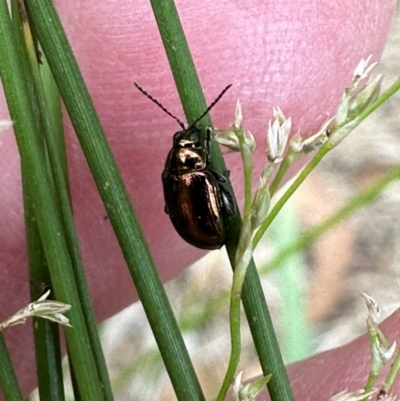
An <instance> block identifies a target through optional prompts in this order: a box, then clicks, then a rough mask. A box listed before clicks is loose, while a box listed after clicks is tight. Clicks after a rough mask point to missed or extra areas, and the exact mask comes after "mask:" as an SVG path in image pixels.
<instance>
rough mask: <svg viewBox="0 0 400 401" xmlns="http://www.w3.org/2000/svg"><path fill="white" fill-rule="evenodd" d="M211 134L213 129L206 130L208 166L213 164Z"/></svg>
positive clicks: (205, 143) (205, 147) (205, 144)
mask: <svg viewBox="0 0 400 401" xmlns="http://www.w3.org/2000/svg"><path fill="white" fill-rule="evenodd" d="M211 132H212V129H211V127H207V128H206V140H205V142H204V149H205V150H206V155H207V160H206V162H207V164H210V163H211Z"/></svg>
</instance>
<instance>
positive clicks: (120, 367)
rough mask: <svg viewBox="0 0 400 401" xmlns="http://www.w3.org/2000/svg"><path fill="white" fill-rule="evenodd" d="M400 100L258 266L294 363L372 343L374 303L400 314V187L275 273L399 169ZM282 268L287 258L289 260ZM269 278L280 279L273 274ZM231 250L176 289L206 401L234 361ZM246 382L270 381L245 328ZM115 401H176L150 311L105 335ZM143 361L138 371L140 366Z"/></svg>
mask: <svg viewBox="0 0 400 401" xmlns="http://www.w3.org/2000/svg"><path fill="white" fill-rule="evenodd" d="M399 48H400V18H399V16H398V17H397V19H396V20H395V22H394V25H393V31H392V34H391V37H390V40H389V42H388V44H387V46H386V50H385V53H384V55H383V58H382V60H381V62H380V64H379V65H378V67H377V68H376V70H375V74H377V73H382V74H384V75H385V77H384V82H383V90H384V89H386V88H387V87H388V86H390V85H391V84H392V83H393V81H394V80H395V79H396V78H397V76H398V70H399V67H398V66H399V65H400V53H399V51H398V49H399ZM399 109H400V96H399V95H397V96H395V97H394V98H392V99H390V101H389V102H387V104H385V105H384V106H382V107H381V108H380V109H379V110H378V111H377V112H376V113H374V115H373V116H371V117H369V118H368V119H367V120H366V121H365V122H364V123H363V124H362V125H361V126H360V127H359V128H358V129H357V130H356V131H354V132H353V133H352V134H351V135H350V137H349V138H347V139H346V140H345V141H344V142H343V143H342V144H341V145H340V146H339V147H338V148H337V149H336V150H334V151H332V152H331V153H330V154H329V155H328V157H326V159H325V160H324V161H323V162H322V164H321V165H320V166H319V167H318V168H317V169H316V171H315V172H314V173H313V174H312V175H311V176H310V177H309V179H308V180H307V182H305V184H304V185H303V186H302V187H301V188H300V190H299V191H298V192H297V193H296V195H295V196H294V197H293V199H292V201H291V202H290V204H289V205H288V206H287V207H286V208H285V210H284V211H283V212H282V213H281V215H280V216H279V218H278V221H277V222H276V224H275V225H274V227H272V229H271V231H270V233H269V235H268V237H267V238H265V240H264V243H263V244H262V245H261V246H260V248H259V249H258V250H257V254H256V263H257V266H258V269H259V270H260V274H261V275H262V281H263V287H264V291H265V294H266V297H267V300H268V302H269V306H270V309H271V314H272V316H273V319H274V324H275V326H276V330H277V333H278V337H279V340H280V343H281V346H282V352H283V355H284V358H285V361H286V362H287V363H290V362H294V361H296V360H300V359H303V358H306V357H307V356H310V355H312V354H314V353H316V352H319V351H322V350H326V349H329V348H333V347H337V346H339V345H341V344H344V343H346V342H349V341H350V340H352V339H353V338H355V337H357V336H359V335H360V334H363V333H365V332H366V325H365V318H366V308H365V306H364V302H363V299H362V296H361V293H362V292H365V293H367V294H369V295H370V296H372V297H373V298H374V299H375V300H377V301H378V302H379V303H380V305H381V307H382V318H384V317H386V316H387V315H389V314H390V313H391V312H393V311H394V309H396V308H397V307H398V306H399V299H400V298H399V291H398V287H399V281H400V280H399V278H400V269H399V267H400V266H398V260H399V257H398V256H399V255H398V253H399V252H400V251H399V247H398V246H397V244H399V243H400V222H399V213H398V210H399V206H400V186H399V183H394V184H391V185H390V186H389V187H388V188H387V189H386V190H385V191H384V192H383V193H382V194H381V196H380V197H379V198H378V199H377V200H375V201H374V202H372V203H370V204H369V205H368V206H367V207H364V208H362V209H360V210H358V211H357V212H356V213H355V214H353V215H352V216H351V217H350V218H349V219H347V220H345V221H343V222H341V223H340V224H339V225H337V226H335V227H334V228H333V229H331V230H330V231H329V232H328V233H326V234H325V235H324V236H323V237H321V238H320V239H319V240H318V241H317V242H315V243H314V244H312V245H311V246H310V247H308V248H306V249H305V250H304V251H303V252H301V253H299V254H295V255H288V257H287V258H284V259H283V262H282V263H280V264H279V265H273V266H271V264H270V261H271V260H273V258H274V257H275V256H274V255H277V254H279V253H280V254H281V255H282V252H283V255H285V251H282V250H284V249H285V247H286V246H287V245H288V244H291V243H293V241H296V239H297V238H300V236H301V235H302V233H305V232H307V230H308V229H310V228H311V227H314V226H315V225H317V224H318V223H320V222H322V221H323V220H324V219H326V218H327V217H328V216H330V215H331V214H332V213H334V212H335V211H336V210H338V209H339V208H340V207H341V206H343V205H345V204H346V203H347V202H348V201H349V200H350V199H352V198H354V197H357V194H359V193H360V192H361V191H363V189H365V188H367V187H368V186H369V185H371V184H373V183H374V182H375V181H376V180H377V179H379V178H380V177H381V176H383V175H384V174H385V173H386V172H387V171H389V170H390V168H391V167H392V166H394V165H398V164H399V163H400V129H399V119H398V116H397V110H399ZM281 260H282V258H281ZM271 267H272V268H273V271H272V272H270V271H269V270H271ZM231 279H232V274H231V270H230V267H229V264H228V263H227V260H226V257H225V251H224V250H220V251H215V252H211V253H209V254H208V255H207V256H206V257H204V258H203V259H202V260H200V261H198V262H197V263H196V264H195V265H193V266H191V267H190V268H188V269H187V270H186V271H185V272H184V273H183V274H181V275H180V276H179V277H177V278H176V279H175V280H174V281H172V282H170V283H168V284H167V285H166V287H167V292H168V294H169V297H170V300H171V303H172V305H173V308H174V311H175V313H176V316H177V318H178V321H179V323H180V327H181V329H182V330H183V332H184V336H185V341H186V344H187V346H188V348H189V352H190V354H191V357H192V358H193V361H194V365H195V368H196V371H197V373H198V375H199V377H200V380H201V384H202V386H203V388H204V391H205V395H206V397H207V398H209V399H211V398H212V397H213V396H215V394H216V392H217V391H218V388H219V387H218V386H219V385H220V383H221V382H222V378H223V375H224V374H225V369H226V364H227V361H228V358H229V351H230V340H229V323H228V303H229V299H228V298H229V290H230V285H231ZM242 326H243V329H242V335H243V338H242V343H243V354H242V359H241V365H240V369H241V370H243V371H244V378H250V377H253V376H255V375H259V374H261V369H260V367H259V364H258V360H257V356H256V353H255V351H254V347H253V345H252V341H251V336H250V334H249V331H248V328H247V322H246V319H245V318H244V316H243V319H242ZM101 332H102V339H103V344H104V347H105V351H106V357H107V359H108V364H109V367H110V374H111V377H112V381H113V384H114V388H115V394H116V399H117V400H120V401H125V400H132V399H137V400H141V401H146V400H152V401H156V400H158V399H160V400H161V399H162V400H174V399H176V398H175V395H174V392H173V390H172V388H171V385H170V382H169V379H168V376H167V375H166V373H165V371H164V366H163V364H162V362H161V359H160V357H159V354H158V351H157V347H156V345H155V342H154V339H153V336H152V333H151V331H150V328H149V326H148V324H147V321H146V317H145V315H144V312H143V310H142V307H141V304H140V303H137V304H134V305H132V306H131V307H130V308H128V309H126V310H125V311H123V312H121V313H120V314H119V315H118V316H115V317H113V318H111V319H109V320H108V321H106V322H104V323H103V324H102V325H101ZM133 356H134V357H135V359H134V360H132V357H133Z"/></svg>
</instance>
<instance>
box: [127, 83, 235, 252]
mask: <svg viewBox="0 0 400 401" xmlns="http://www.w3.org/2000/svg"><path fill="white" fill-rule="evenodd" d="M135 86H136V88H137V89H139V91H140V92H142V93H143V94H144V95H145V96H146V97H148V98H149V99H150V100H151V101H152V102H154V103H155V104H156V105H157V106H158V107H160V108H161V109H162V110H163V111H164V112H165V113H167V114H168V115H169V116H170V117H172V118H173V119H174V120H176V121H177V122H178V124H179V125H180V126H181V128H182V130H181V131H178V132H176V133H175V134H174V136H173V143H172V148H171V150H170V151H169V153H168V156H167V160H166V162H165V167H164V171H163V172H162V176H161V177H162V183H163V188H164V199H165V211H166V213H168V215H169V217H170V219H171V222H172V224H173V226H174V227H175V230H176V231H177V232H178V234H179V235H180V236H181V237H182V238H183V239H184V240H185V241H186V242H188V243H189V244H191V245H193V246H195V247H197V248H201V249H218V248H221V247H222V246H223V245H224V244H225V241H226V226H227V224H226V223H227V219H228V218H230V217H232V216H234V215H236V210H237V206H236V201H235V199H234V198H233V196H232V194H231V192H230V190H229V188H228V186H227V174H228V172H227V173H226V174H225V175H223V174H220V173H218V172H216V171H213V170H212V169H211V164H210V163H211V129H210V128H208V129H207V130H206V138H205V140H204V141H202V140H201V132H200V129H199V128H198V127H196V124H197V123H198V122H199V121H200V120H201V119H202V118H203V117H204V116H205V115H206V114H207V113H208V112H209V111H210V110H211V109H212V108H213V107H214V106H215V105H216V104H217V102H218V101H219V100H220V99H221V97H222V96H223V95H224V94H225V92H226V91H227V90H228V89H229V88H230V87H231V85H228V86H227V87H226V88H225V89H224V90H223V91H222V92H221V93H220V95H219V96H218V97H217V98H216V99H215V100H214V101H213V102H212V103H211V105H210V106H209V107H208V108H207V110H206V111H205V112H204V113H203V114H202V115H201V116H200V117H199V118H198V119H197V120H196V121H195V122H194V123H193V124H191V125H190V126H189V127H187V128H186V127H185V125H184V124H183V122H182V121H181V120H179V119H178V118H177V117H175V116H174V115H173V114H171V113H170V112H169V111H168V110H167V109H166V108H165V107H164V106H163V105H162V104H161V103H160V102H159V101H158V100H156V99H155V98H153V97H152V96H151V95H149V94H148V93H147V92H146V91H145V90H144V89H143V88H141V87H140V86H139V85H138V84H137V83H136V82H135Z"/></svg>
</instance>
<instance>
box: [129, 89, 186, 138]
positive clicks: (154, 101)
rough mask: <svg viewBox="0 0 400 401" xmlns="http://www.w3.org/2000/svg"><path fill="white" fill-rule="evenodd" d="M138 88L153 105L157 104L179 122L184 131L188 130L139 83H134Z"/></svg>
mask: <svg viewBox="0 0 400 401" xmlns="http://www.w3.org/2000/svg"><path fill="white" fill-rule="evenodd" d="M133 84H134V85H135V86H136V88H138V89H139V90H140V92H142V93H143V95H145V96H146V97H148V98H149V99H150V100H151V101H152V102H153V103H155V104H156V105H157V106H158V107H159V108H160V109H161V110H163V111H164V112H165V113H167V114H168V115H169V116H170V117H172V118H173V119H174V120H176V121H178V124H179V125H180V126H181V127H182V129H183V130H185V129H186V127H185V124H184V123H183V122H182V121H181V120H180V119H179V118H178V117H175V116H174V115H173V114H172V113H171V112H169V111H168V110H167V109H166V108H165V107H164V106H163V105H162V104H161V103H160V102H159V101H158V100H157V99H154V97H153V96H151V95H150V94H148V93H147V92H146V91H145V90H144V89H143V88H142V87H141V86H140V85H139V84H138V83H136V82H134V83H133Z"/></svg>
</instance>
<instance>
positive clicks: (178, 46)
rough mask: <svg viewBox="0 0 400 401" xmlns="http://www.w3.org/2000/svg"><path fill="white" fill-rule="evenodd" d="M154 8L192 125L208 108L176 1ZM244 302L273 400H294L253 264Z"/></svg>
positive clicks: (216, 157)
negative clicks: (270, 374)
mask: <svg viewBox="0 0 400 401" xmlns="http://www.w3.org/2000/svg"><path fill="white" fill-rule="evenodd" d="M151 5H152V8H153V12H154V15H155V18H156V21H157V25H158V29H159V31H160V35H161V38H162V41H163V44H164V48H165V51H166V53H167V57H168V61H169V64H170V67H171V70H172V74H173V76H174V79H175V84H176V86H177V89H178V93H179V96H180V99H181V102H182V105H183V109H184V111H185V114H186V118H187V120H188V122H189V123H190V122H193V121H195V120H196V119H197V118H198V116H199V115H201V113H202V112H203V111H204V110H205V109H206V107H207V106H206V103H205V100H204V95H203V93H202V90H201V86H200V82H199V79H198V76H197V72H196V69H195V66H194V63H193V60H192V57H191V54H190V50H189V47H188V44H187V41H186V38H185V35H184V32H183V28H182V25H181V23H180V20H179V16H178V13H177V10H176V7H175V3H174V1H173V0H151ZM210 123H211V121H210V120H209V118H208V117H207V118H204V121H202V124H204V125H203V126H209V125H211V124H210ZM213 142H214V141H213ZM212 159H213V165H214V167H215V169H216V171H219V172H224V171H226V168H225V165H224V162H223V159H222V156H221V152H220V151H219V148H218V146H217V145H215V144H214V143H213V146H212ZM240 224H241V222H240V218H239V217H238V218H237V219H234V221H232V222H230V224H229V230H230V232H231V238H230V239H228V242H227V244H226V248H227V251H228V254H229V258H230V260H231V263H232V264H233V262H234V260H235V254H236V247H237V243H238V239H239V233H240ZM242 301H243V305H244V308H245V312H246V316H247V320H248V322H249V325H250V329H251V332H252V336H253V339H254V343H255V346H256V348H257V352H258V355H259V358H260V363H261V366H262V368H263V372H264V374H265V375H267V374H269V373H273V376H272V378H271V380H270V381H269V382H268V390H269V392H270V395H271V398H272V399H273V400H293V394H292V391H291V388H290V383H289V379H288V377H287V374H286V369H285V366H284V364H283V360H282V356H281V354H280V351H279V346H278V341H277V339H276V334H275V331H274V328H273V324H272V320H271V316H270V314H269V310H268V307H267V303H266V301H265V297H264V294H263V291H262V287H261V283H260V279H259V277H258V274H257V270H256V267H255V265H254V262H252V263H251V264H250V266H249V269H248V272H247V275H246V279H245V282H244V286H243V292H242Z"/></svg>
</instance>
